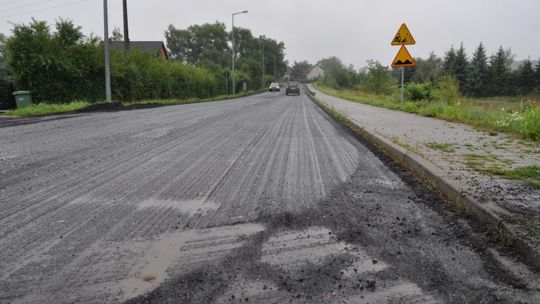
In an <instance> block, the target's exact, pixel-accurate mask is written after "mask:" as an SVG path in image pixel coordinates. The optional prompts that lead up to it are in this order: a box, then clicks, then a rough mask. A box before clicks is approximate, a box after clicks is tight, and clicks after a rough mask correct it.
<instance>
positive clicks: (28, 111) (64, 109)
mask: <svg viewBox="0 0 540 304" xmlns="http://www.w3.org/2000/svg"><path fill="white" fill-rule="evenodd" d="M260 92H262V91H248V92H245V93H240V94H236V95H220V96H214V97H209V98H189V99H159V100H141V101H133V102H122V103H114V104H112V106H111V104H109V103H105V102H98V103H89V102H87V101H74V102H70V103H63V104H55V103H40V104H36V105H33V106H31V107H27V108H22V109H15V110H9V111H7V112H5V113H4V114H5V115H9V116H15V117H37V116H46V115H53V114H62V113H73V112H85V111H98V110H132V109H140V108H151V107H162V106H173V105H182V104H191V103H200V102H210V101H219V100H227V99H233V98H239V97H245V96H250V95H253V94H258V93H260Z"/></svg>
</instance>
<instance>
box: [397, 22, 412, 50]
mask: <svg viewBox="0 0 540 304" xmlns="http://www.w3.org/2000/svg"><path fill="white" fill-rule="evenodd" d="M405 44H406V45H411V44H416V41H415V40H414V37H413V36H412V34H411V32H410V31H409V28H408V27H407V25H406V24H405V23H403V24H402V25H401V27H400V28H399V31H398V32H397V34H396V35H395V36H394V40H392V45H405Z"/></svg>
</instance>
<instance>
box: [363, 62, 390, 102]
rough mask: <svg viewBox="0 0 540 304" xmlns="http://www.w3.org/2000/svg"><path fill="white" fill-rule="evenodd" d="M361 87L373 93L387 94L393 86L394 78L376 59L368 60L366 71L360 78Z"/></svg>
mask: <svg viewBox="0 0 540 304" xmlns="http://www.w3.org/2000/svg"><path fill="white" fill-rule="evenodd" d="M361 87H362V89H363V90H365V91H367V92H371V93H374V94H389V93H391V92H392V90H393V88H394V87H395V80H394V78H392V76H391V75H390V71H389V70H388V68H387V67H385V66H383V65H382V64H381V63H380V62H378V61H373V60H369V61H368V72H367V74H366V76H365V77H363V78H362V81H361Z"/></svg>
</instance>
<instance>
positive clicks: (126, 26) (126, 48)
mask: <svg viewBox="0 0 540 304" xmlns="http://www.w3.org/2000/svg"><path fill="white" fill-rule="evenodd" d="M122 4H123V6H124V52H126V55H127V54H128V53H129V22H128V12H127V0H122Z"/></svg>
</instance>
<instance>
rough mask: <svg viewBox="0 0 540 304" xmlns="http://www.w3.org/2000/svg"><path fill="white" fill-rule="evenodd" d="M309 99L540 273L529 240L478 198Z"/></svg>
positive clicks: (310, 94) (312, 96)
mask: <svg viewBox="0 0 540 304" xmlns="http://www.w3.org/2000/svg"><path fill="white" fill-rule="evenodd" d="M305 92H306V95H307V96H308V97H309V98H310V99H311V100H312V101H313V102H314V103H315V104H316V105H318V106H319V107H320V108H321V109H322V110H323V111H324V112H326V113H327V114H328V115H330V116H331V117H332V118H334V119H336V120H338V121H339V122H341V123H342V124H344V125H345V126H346V127H348V128H349V129H350V130H351V131H352V132H354V133H356V134H357V135H359V136H360V137H362V138H364V139H365V140H367V141H369V142H371V143H372V144H373V145H374V146H376V147H377V148H378V149H380V150H381V151H382V152H383V153H384V154H386V155H388V156H389V157H391V158H392V159H393V160H394V161H396V162H397V163H398V164H400V165H401V166H403V167H404V168H405V169H407V170H409V171H412V172H413V173H414V174H415V175H417V176H418V177H420V178H421V179H422V180H423V181H424V182H426V183H427V184H429V185H430V186H431V187H433V188H435V189H436V190H438V191H440V193H442V194H443V195H444V196H445V197H446V198H447V199H448V200H450V201H451V202H453V203H455V204H456V206H458V207H459V208H461V209H463V210H464V211H465V212H467V213H468V214H470V215H471V216H473V217H474V218H475V219H477V220H478V221H480V222H481V223H482V224H485V225H488V226H489V227H490V228H492V229H494V231H496V232H497V234H498V235H499V237H500V238H501V240H503V242H505V243H506V244H508V245H511V246H513V248H514V249H516V250H517V251H519V252H520V253H521V254H523V256H524V257H525V259H526V260H527V262H529V263H530V264H531V265H533V266H534V267H535V268H537V269H540V252H537V251H536V250H535V248H534V247H532V246H531V245H530V244H529V243H528V242H527V241H526V240H524V239H523V238H521V237H520V236H519V234H518V233H517V232H516V231H515V230H514V229H513V228H512V227H511V226H510V225H509V224H508V223H507V222H505V221H504V220H503V219H501V218H500V217H499V216H497V215H496V214H494V213H493V212H491V211H490V210H488V209H487V208H485V207H484V206H482V204H481V203H480V202H479V201H477V200H475V199H474V198H471V197H468V196H466V195H465V194H463V193H462V192H461V191H460V190H459V189H458V188H457V187H456V186H455V185H453V184H452V183H451V182H450V181H448V180H446V179H445V178H444V177H443V173H444V172H443V171H442V170H441V169H439V168H437V167H435V166H434V165H433V164H431V163H430V162H428V161H427V160H424V159H422V158H420V157H419V156H417V155H416V154H414V153H411V152H410V151H408V150H407V149H405V148H403V147H401V146H399V145H397V144H395V143H393V142H391V141H389V140H388V139H387V138H385V137H383V136H381V135H378V134H376V133H372V132H369V131H366V130H365V129H364V128H363V127H361V126H359V125H358V124H357V123H355V122H353V121H352V120H350V119H349V118H347V117H346V116H344V115H343V114H341V113H339V112H337V111H336V110H334V109H332V108H330V107H329V106H327V105H326V104H325V103H324V102H322V101H321V100H319V99H318V98H317V97H316V94H315V92H313V91H311V90H310V89H309V87H308V86H307V85H306V86H305Z"/></svg>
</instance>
